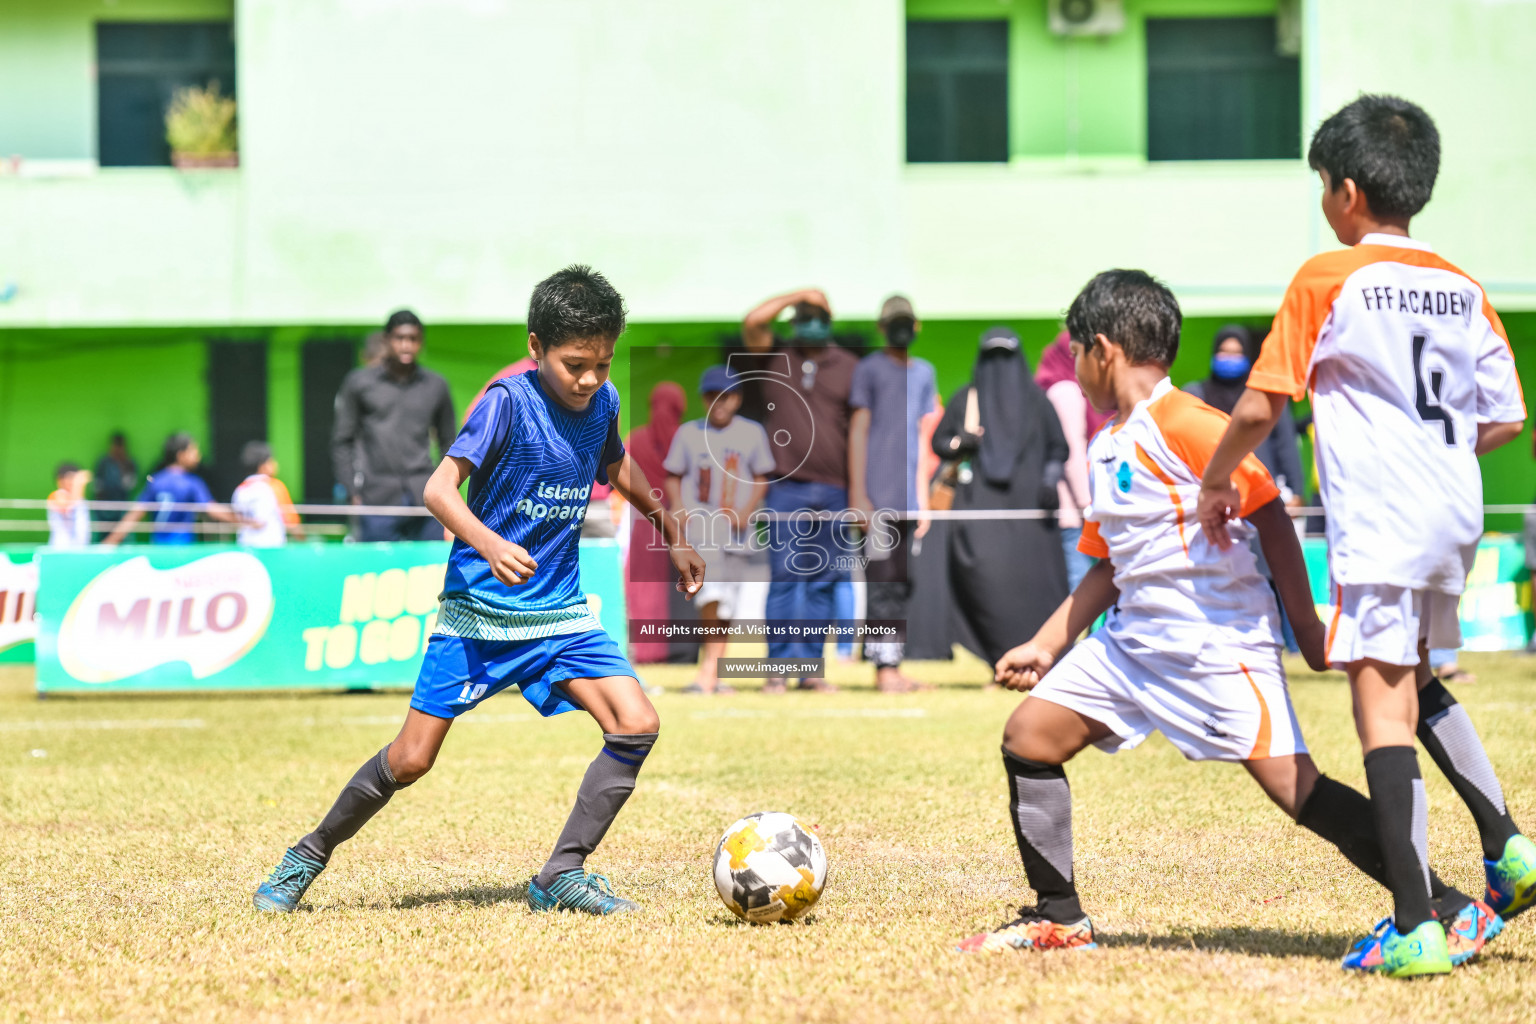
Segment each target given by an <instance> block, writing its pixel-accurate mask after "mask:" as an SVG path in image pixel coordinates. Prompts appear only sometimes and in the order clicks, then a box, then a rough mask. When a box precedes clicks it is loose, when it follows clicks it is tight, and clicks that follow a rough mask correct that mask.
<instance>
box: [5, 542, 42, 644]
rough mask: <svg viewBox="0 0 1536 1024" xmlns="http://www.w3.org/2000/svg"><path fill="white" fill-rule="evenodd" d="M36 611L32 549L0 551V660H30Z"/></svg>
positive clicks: (34, 634)
mask: <svg viewBox="0 0 1536 1024" xmlns="http://www.w3.org/2000/svg"><path fill="white" fill-rule="evenodd" d="M36 611H37V566H36V565H35V564H33V562H32V552H31V551H30V550H28V551H25V552H13V551H0V663H4V662H8V661H17V662H30V661H32V659H33V650H32V641H33V640H35V639H36V638H37V617H36Z"/></svg>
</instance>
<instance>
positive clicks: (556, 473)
mask: <svg viewBox="0 0 1536 1024" xmlns="http://www.w3.org/2000/svg"><path fill="white" fill-rule="evenodd" d="M447 454H449V455H452V456H457V457H458V458H462V459H468V460H469V461H470V462H471V463H473V464H474V467H475V471H474V472H473V473H472V474H470V477H469V510H470V511H471V512H473V513H474V514H475V518H477V519H479V520H480V521H481V522H482V523H484V524H485V525H486V526H487V527H489V528H490V529H491V530H492V531H494V532H495V533H497V534H499V535H500V536H502V537H505V538H506V539H507V540H509V541H511V542H512V543H514V544H516V545H518V546H520V547H522V548H524V549H526V550H527V551H528V553H529V554H530V555H532V556H533V559H534V561H535V562H537V563H538V565H539V567H538V569H537V571H535V572H534V574H533V577H532V578H531V579H529V580H528V582H526V583H523V584H522V585H520V586H516V587H509V586H507V585H506V584H505V583H502V582H501V581H500V580H498V579H497V578H496V577H495V576H493V575H492V574H491V567H490V566H489V565H487V564H486V561H485V559H483V558H481V557H480V555H479V553H478V552H476V551H475V549H474V548H472V547H470V546H469V545H468V544H465V543H464V542H463V541H462V540H455V541H454V542H453V550H452V551H451V552H450V553H449V555H448V572H447V576H446V577H445V579H444V583H443V597H442V604H441V607H440V609H439V611H438V619H437V632H438V633H441V634H443V635H445V636H459V637H468V638H471V639H476V640H532V639H535V638H538V637H546V636H556V635H559V634H563V633H580V632H584V631H586V630H590V629H599V628H601V627H600V626H599V625H598V622H597V618H596V617H595V616H594V615H593V614H592V612H591V610H590V609H589V608H588V607H587V601H586V595H585V593H584V592H583V591H582V589H581V570H580V563H579V561H578V544H579V542H580V539H581V523H582V520H583V519H585V518H586V515H587V501H588V499H589V498H590V497H591V495H592V481H593V480H594V479H595V480H598V481H599V482H601V483H607V482H608V467H609V466H610V465H612V464H613V463H615V462H617V461H618V460H619V459H621V458H623V457H624V445H623V444H622V443H621V442H620V441H619V392H618V389H617V388H615V387H614V386H613V384H612V383H611V382H609V383H605V384H604V385H603V386H602V387H601V388H599V389H598V391H597V393H596V394H595V395H593V396H592V401H591V402H590V403H589V404H588V405H587V408H586V409H585V410H584V411H582V412H571V411H570V410H569V409H566V408H565V407H564V406H562V405H560V404H558V403H557V402H555V401H554V399H552V398H550V397H549V396H548V395H546V394H545V393H544V389H543V388H542V387H540V385H539V377H538V371H537V370H529V371H528V372H527V373H522V374H518V375H516V376H513V377H504V378H502V379H501V380H499V381H496V382H495V383H494V384H492V385H491V388H490V390H489V391H487V392H486V393H485V398H483V399H482V400H481V401H480V404H478V405H476V406H475V409H474V412H472V413H470V415H469V419H468V420H467V421H466V422H465V424H464V427H463V429H462V430H460V431H459V436H458V437H457V438H456V439H455V440H454V442H453V444H452V446H450V447H449V449H448V452H447Z"/></svg>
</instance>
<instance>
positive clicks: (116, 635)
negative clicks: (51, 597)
mask: <svg viewBox="0 0 1536 1024" xmlns="http://www.w3.org/2000/svg"><path fill="white" fill-rule="evenodd" d="M271 621H272V580H271V578H270V577H269V576H268V575H267V569H266V566H264V565H262V564H261V562H260V560H258V559H257V558H256V557H255V556H254V555H251V554H248V553H246V552H243V551H231V552H225V553H223V554H218V555H209V556H208V557H207V558H199V559H197V560H196V561H193V562H188V563H187V564H186V565H179V566H175V567H174V568H170V569H156V568H155V567H154V566H152V565H150V564H149V559H148V558H145V557H144V556H142V555H141V556H139V557H138V558H131V559H129V560H128V561H126V562H123V563H121V564H119V565H114V566H113V567H112V568H110V569H108V570H106V571H105V572H103V573H102V574H101V575H99V576H97V577H96V578H95V579H93V580H91V581H90V582H89V583H87V584H86V585H85V589H83V590H82V591H80V593H79V595H77V596H76V597H75V600H74V603H72V604H71V605H70V606H69V611H68V612H66V613H65V615H64V622H63V623H62V624H61V625H60V627H59V662H60V664H61V665H63V667H64V671H66V672H68V673H69V674H70V675H71V676H73V677H74V678H76V679H78V680H79V681H81V682H83V683H110V682H114V681H116V680H118V679H126V678H128V677H129V676H134V675H138V674H139V673H140V672H144V671H147V670H148V669H151V668H154V667H155V666H157V665H164V664H168V663H170V662H176V661H181V662H185V663H186V664H187V667H188V668H190V669H191V670H192V678H194V679H203V678H206V677H208V676H211V675H213V674H214V673H216V672H220V671H222V670H224V669H226V668H228V667H229V666H230V665H232V664H234V663H235V662H236V661H239V660H240V658H242V657H243V656H244V655H245V654H246V652H248V651H249V650H250V649H251V648H252V647H254V646H255V645H256V641H258V640H260V639H261V638H262V636H263V635H264V634H265V633H266V631H267V625H268V623H270V622H271Z"/></svg>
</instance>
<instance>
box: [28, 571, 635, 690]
mask: <svg viewBox="0 0 1536 1024" xmlns="http://www.w3.org/2000/svg"><path fill="white" fill-rule="evenodd" d="M447 558H448V545H447V544H446V543H438V542H420V543H401V544H329V545H321V544H313V545H311V544H305V545H293V546H289V547H284V548H268V549H249V548H235V547H226V546H222V545H220V546H214V545H194V546H188V547H172V546H169V545H166V546H153V547H138V548H120V549H96V550H88V551H57V552H55V551H47V550H43V551H39V552H38V556H37V560H36V561H37V565H38V587H37V610H38V630H37V688H38V690H39V691H40V692H48V691H62V690H70V691H76V692H78V691H90V692H110V691H126V690H252V689H295V688H307V687H314V688H333V689H334V688H338V687H346V688H358V687H376V686H409V685H410V684H412V683H414V682H415V681H416V672H417V669H418V668H419V667H420V665H421V657H422V653H423V651H424V650H425V644H426V639H427V637H429V636H430V635H431V634H432V629H433V626H434V625H435V623H436V621H437V595H438V593H439V592H440V591H441V590H442V586H443V571H444V568H445V566H446V563H447ZM581 577H582V584H583V586H584V587H585V589H586V591H587V599H588V601H589V602H590V603H591V604H592V605H593V608H594V610H595V611H596V612H597V615H598V618H599V619H600V621H601V622H602V623H603V625H604V627H605V628H606V629H608V630H609V632H610V633H611V634H612V635H613V636H614V638H615V639H617V640H618V641H619V642H620V643H623V642H624V640H625V636H624V587H623V577H622V573H621V570H620V567H619V559H618V548H617V546H616V545H615V544H614V542H612V541H589V542H583V543H582V548H581Z"/></svg>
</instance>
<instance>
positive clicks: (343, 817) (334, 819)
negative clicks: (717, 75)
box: [293, 747, 410, 864]
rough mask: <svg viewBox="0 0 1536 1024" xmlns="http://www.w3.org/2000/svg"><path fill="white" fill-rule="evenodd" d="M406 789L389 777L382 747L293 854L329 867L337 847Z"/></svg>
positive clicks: (386, 748)
mask: <svg viewBox="0 0 1536 1024" xmlns="http://www.w3.org/2000/svg"><path fill="white" fill-rule="evenodd" d="M409 785H410V783H409V782H396V781H395V777H394V776H393V775H391V774H390V771H389V748H388V747H385V748H384V749H383V750H381V751H379V752H378V753H377V754H375V755H373V756H372V757H370V758H369V759H368V760H367V761H366V762H364V763H363V766H362V767H361V768H359V769H358V770H357V774H355V775H353V776H352V780H351V781H350V782H348V783H347V785H346V788H345V789H343V790H342V791H341V795H340V796H338V797H337V798H336V802H335V803H334V804H332V805H331V809H330V810H329V811H326V812H325V817H324V818H322V819H320V825H319V827H318V828H316V829H315V830H314V831H313V832H311V833H310V834H309V835H307V836H305V837H304V838H303V839H300V840H299V841H298V842H297V843H295V844H294V846H293V848H294V850H295V851H296V852H298V853H301V854H303V855H304V856H305V857H308V858H309V859H310V860H317V861H319V862H320V863H322V864H326V863H329V861H330V859H331V852H332V851H333V850H335V849H336V847H338V846H340V845H341V844H342V843H344V842H346V841H347V840H348V839H351V838H352V837H353V836H355V835H357V830H358V829H360V828H362V827H363V826H364V825H366V824H367V823H368V819H369V818H371V817H373V816H374V815H375V814H378V813H379V812H380V811H382V810H383V809H384V805H385V804H387V803H389V798H390V797H392V796H394V795H395V790H397V789H404V788H405V787H406V786H409Z"/></svg>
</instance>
